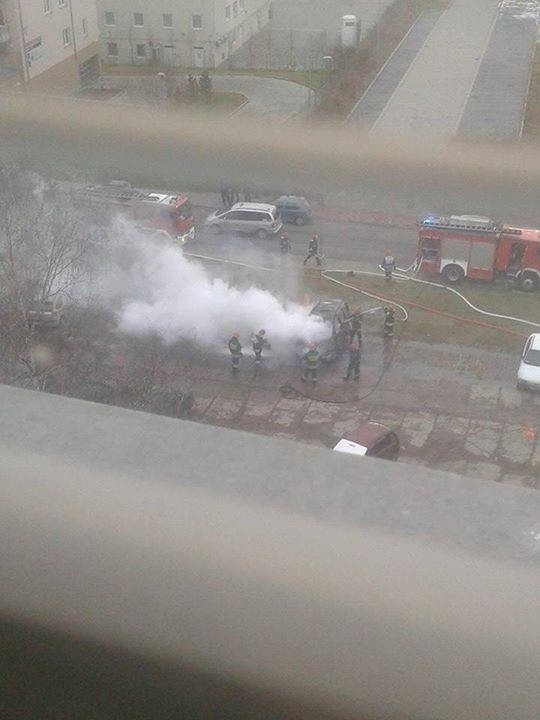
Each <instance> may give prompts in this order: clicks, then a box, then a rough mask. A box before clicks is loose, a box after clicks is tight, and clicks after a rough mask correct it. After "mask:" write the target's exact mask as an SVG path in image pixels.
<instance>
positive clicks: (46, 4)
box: [43, 0, 51, 15]
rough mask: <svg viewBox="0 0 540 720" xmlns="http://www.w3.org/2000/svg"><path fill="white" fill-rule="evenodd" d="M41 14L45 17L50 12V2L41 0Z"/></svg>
mask: <svg viewBox="0 0 540 720" xmlns="http://www.w3.org/2000/svg"><path fill="white" fill-rule="evenodd" d="M43 12H44V13H45V15H48V14H49V13H50V12H51V0H43Z"/></svg>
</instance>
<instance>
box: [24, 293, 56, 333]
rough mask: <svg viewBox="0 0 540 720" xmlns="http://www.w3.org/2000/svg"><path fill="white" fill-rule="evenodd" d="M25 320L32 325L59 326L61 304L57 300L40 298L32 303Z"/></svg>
mask: <svg viewBox="0 0 540 720" xmlns="http://www.w3.org/2000/svg"><path fill="white" fill-rule="evenodd" d="M26 320H27V322H28V324H29V325H31V326H33V327H55V328H56V327H59V326H60V325H61V323H62V320H63V317H62V304H61V302H60V301H59V300H40V301H36V302H34V303H32V305H31V306H30V308H29V310H28V311H27V313H26Z"/></svg>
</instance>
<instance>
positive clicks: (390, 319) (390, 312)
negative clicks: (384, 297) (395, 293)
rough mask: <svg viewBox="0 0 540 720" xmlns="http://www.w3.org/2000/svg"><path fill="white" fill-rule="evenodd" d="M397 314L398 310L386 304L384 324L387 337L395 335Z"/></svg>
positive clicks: (384, 332)
mask: <svg viewBox="0 0 540 720" xmlns="http://www.w3.org/2000/svg"><path fill="white" fill-rule="evenodd" d="M395 314H396V311H395V310H394V308H393V307H390V306H388V305H387V306H386V307H385V308H384V325H383V334H384V337H385V338H392V337H394V316H395Z"/></svg>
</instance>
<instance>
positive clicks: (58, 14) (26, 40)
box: [0, 0, 100, 93]
mask: <svg viewBox="0 0 540 720" xmlns="http://www.w3.org/2000/svg"><path fill="white" fill-rule="evenodd" d="M99 50H100V44H99V29H98V22H97V7H96V0H0V79H2V77H3V78H4V82H6V83H7V82H11V84H15V83H23V84H24V85H26V86H27V87H29V88H31V89H33V90H39V91H43V92H59V93H64V92H73V91H76V90H78V89H79V88H81V87H82V86H84V85H85V84H86V83H88V82H89V81H90V80H91V79H94V78H95V77H97V76H98V75H99V67H100V65H99Z"/></svg>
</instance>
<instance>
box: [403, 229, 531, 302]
mask: <svg viewBox="0 0 540 720" xmlns="http://www.w3.org/2000/svg"><path fill="white" fill-rule="evenodd" d="M418 235H419V238H418V254H417V258H416V262H417V266H418V268H419V270H420V272H422V273H425V274H428V275H442V276H443V278H444V279H445V280H446V281H447V282H448V283H457V282H459V281H460V280H462V279H463V278H465V277H467V278H473V279H478V280H494V279H495V278H497V277H502V278H507V279H512V280H514V281H515V282H517V283H518V284H519V285H520V287H521V288H522V289H523V290H536V289H537V288H539V287H540V231H539V230H535V229H531V228H519V227H511V226H510V225H498V224H497V223H495V222H494V221H493V220H492V219H491V218H487V217H480V216H477V215H450V216H449V217H440V216H436V215H428V216H427V217H425V218H423V219H422V220H421V222H420V223H419V233H418Z"/></svg>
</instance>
